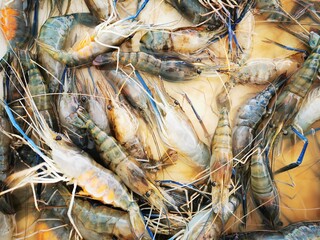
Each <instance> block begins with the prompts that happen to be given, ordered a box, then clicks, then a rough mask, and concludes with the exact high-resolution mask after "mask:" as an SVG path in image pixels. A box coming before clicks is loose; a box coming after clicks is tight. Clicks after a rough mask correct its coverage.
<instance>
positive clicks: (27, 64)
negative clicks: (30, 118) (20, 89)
mask: <svg viewBox="0 0 320 240" xmlns="http://www.w3.org/2000/svg"><path fill="white" fill-rule="evenodd" d="M19 55H20V61H21V63H22V65H23V66H24V68H25V70H26V72H27V75H28V79H29V82H28V87H29V90H30V93H31V95H32V96H33V101H34V103H35V104H36V106H37V108H38V110H39V112H40V113H41V114H42V115H43V116H44V118H45V119H46V121H47V123H48V125H49V126H50V127H51V128H52V129H57V123H56V120H55V119H54V112H53V108H52V98H51V95H48V87H47V85H46V84H45V82H44V79H43V77H42V74H41V72H40V70H39V68H38V66H37V65H36V64H35V63H34V62H33V60H32V59H31V58H30V55H29V52H27V51H20V52H19Z"/></svg>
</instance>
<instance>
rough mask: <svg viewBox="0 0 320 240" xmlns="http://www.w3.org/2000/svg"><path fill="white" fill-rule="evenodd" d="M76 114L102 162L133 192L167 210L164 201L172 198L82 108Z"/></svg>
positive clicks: (160, 208)
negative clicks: (96, 147) (90, 137)
mask: <svg viewBox="0 0 320 240" xmlns="http://www.w3.org/2000/svg"><path fill="white" fill-rule="evenodd" d="M77 114H78V116H79V118H80V119H81V120H82V121H83V123H82V125H81V124H80V125H79V126H81V127H83V128H86V129H88V131H89V132H90V134H91V135H92V137H93V138H94V140H95V142H96V144H97V146H98V148H99V151H100V156H101V158H102V159H103V161H104V163H105V164H106V165H108V167H110V169H112V170H113V171H114V172H115V173H116V174H117V175H118V176H119V177H120V178H121V180H122V181H123V182H124V183H125V184H126V185H127V186H128V187H129V188H130V189H131V190H132V191H133V192H135V193H137V194H138V195H140V196H142V197H144V198H145V199H146V200H147V201H149V202H150V203H151V204H152V205H153V206H155V207H156V208H157V209H159V210H160V211H161V210H164V211H165V212H167V210H166V206H165V202H167V203H170V204H172V205H174V200H173V199H171V198H170V197H169V196H168V195H167V194H166V193H165V192H164V191H162V190H161V189H160V188H158V187H157V186H156V185H155V184H154V183H153V182H152V181H151V180H149V179H148V178H147V176H146V175H145V173H144V172H143V170H142V169H141V168H140V167H139V166H138V163H137V161H136V159H135V158H133V157H131V156H128V154H127V152H126V151H125V150H124V149H123V148H122V147H121V146H120V145H119V144H118V142H117V141H116V140H115V139H114V138H113V137H111V136H108V135H107V134H106V133H105V132H103V131H101V129H99V128H98V127H97V126H96V125H95V124H94V123H93V122H92V120H91V119H90V117H89V116H88V113H86V112H85V110H84V109H82V108H79V109H78V110H77Z"/></svg>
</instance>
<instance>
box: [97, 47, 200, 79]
mask: <svg viewBox="0 0 320 240" xmlns="http://www.w3.org/2000/svg"><path fill="white" fill-rule="evenodd" d="M116 61H117V53H116V52H113V53H106V54H102V55H100V56H98V57H96V58H95V60H94V61H93V65H95V66H101V65H102V66H107V67H108V65H110V63H115V62H116ZM119 61H120V63H121V64H123V65H126V64H132V65H133V66H134V68H135V69H137V70H141V71H144V72H147V73H150V74H153V75H155V76H161V77H163V78H164V79H165V80H168V81H172V82H178V81H185V80H192V79H194V78H196V77H198V76H199V74H201V69H200V68H198V67H197V66H196V65H195V64H192V63H190V62H187V61H182V60H164V61H162V60H160V59H158V58H155V57H153V56H152V55H149V54H147V53H144V52H120V59H119ZM109 67H110V66H109Z"/></svg>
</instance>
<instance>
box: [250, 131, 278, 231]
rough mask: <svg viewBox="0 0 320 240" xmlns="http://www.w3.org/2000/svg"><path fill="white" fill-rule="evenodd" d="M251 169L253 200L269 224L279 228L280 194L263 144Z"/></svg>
mask: <svg viewBox="0 0 320 240" xmlns="http://www.w3.org/2000/svg"><path fill="white" fill-rule="evenodd" d="M261 135H263V134H261ZM257 141H260V139H259V140H257ZM250 169H251V175H250V182H251V193H252V198H253V200H254V202H255V204H256V206H257V207H258V209H259V211H260V212H261V213H262V215H263V217H264V218H265V219H266V220H267V222H268V224H269V225H270V226H272V227H277V226H279V225H280V224H281V222H280V220H279V215H280V209H279V202H280V201H279V194H278V191H277V187H276V185H275V183H274V182H273V180H272V178H271V173H270V169H269V167H268V165H267V159H266V153H265V152H264V150H263V146H262V145H261V144H259V145H258V146H257V148H256V149H255V151H254V154H253V155H252V157H251V164H250Z"/></svg>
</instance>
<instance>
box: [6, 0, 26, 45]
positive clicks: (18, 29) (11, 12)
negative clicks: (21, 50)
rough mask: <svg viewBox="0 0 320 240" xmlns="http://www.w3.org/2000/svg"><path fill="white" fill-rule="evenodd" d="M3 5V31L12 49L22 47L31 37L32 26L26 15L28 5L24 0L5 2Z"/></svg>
mask: <svg viewBox="0 0 320 240" xmlns="http://www.w3.org/2000/svg"><path fill="white" fill-rule="evenodd" d="M27 4H28V3H27ZM3 5H4V7H3V8H1V10H0V28H1V31H2V32H3V33H4V35H5V37H6V39H7V40H8V41H9V43H10V48H15V47H22V46H24V45H25V44H26V43H27V41H28V40H29V37H30V24H29V20H28V17H27V15H26V13H25V10H26V9H25V6H27V5H26V3H24V1H22V0H17V1H12V0H5V1H3ZM0 6H1V5H0Z"/></svg>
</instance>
